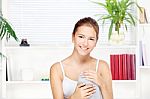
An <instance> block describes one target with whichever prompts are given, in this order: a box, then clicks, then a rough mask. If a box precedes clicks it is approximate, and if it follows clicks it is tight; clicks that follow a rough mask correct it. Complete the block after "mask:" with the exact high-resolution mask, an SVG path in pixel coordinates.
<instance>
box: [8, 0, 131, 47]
mask: <svg viewBox="0 0 150 99" xmlns="http://www.w3.org/2000/svg"><path fill="white" fill-rule="evenodd" d="M101 1H102V0H101ZM103 1H105V0H103ZM7 3H8V7H7V11H8V12H7V15H8V19H9V21H10V22H11V23H12V24H13V27H14V29H15V31H16V34H17V35H18V37H19V38H20V39H23V38H27V40H28V42H29V43H30V44H33V45H34V44H35V45H41V44H42V45H44V44H55V45H60V44H62V45H70V44H71V42H72V40H71V37H72V31H73V28H74V24H75V23H76V22H77V21H78V20H79V19H80V18H83V17H87V16H90V17H93V18H95V19H98V17H96V16H95V15H96V14H99V13H101V14H104V13H105V12H104V10H103V8H101V7H100V6H98V5H97V4H94V3H92V2H90V1H89V0H8V1H7ZM98 23H99V26H100V39H99V42H100V43H102V44H106V43H107V41H108V39H107V37H108V33H107V32H108V31H106V30H108V28H109V27H108V26H107V24H106V26H105V29H102V25H101V23H102V22H100V21H99V22H98ZM108 24H109V23H108ZM104 30H105V31H104ZM129 32H131V29H130V31H129ZM130 34H131V33H128V34H127V35H126V36H127V39H126V41H127V42H129V43H131V42H133V41H132V40H133V39H131V38H128V37H132V36H129V35H130ZM11 44H14V42H13V41H11Z"/></svg>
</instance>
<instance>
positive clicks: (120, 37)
mask: <svg viewBox="0 0 150 99" xmlns="http://www.w3.org/2000/svg"><path fill="white" fill-rule="evenodd" d="M124 41H125V35H124V32H123V31H120V32H119V34H118V32H117V31H114V32H112V35H111V36H110V40H109V43H110V44H112V45H122V44H124Z"/></svg>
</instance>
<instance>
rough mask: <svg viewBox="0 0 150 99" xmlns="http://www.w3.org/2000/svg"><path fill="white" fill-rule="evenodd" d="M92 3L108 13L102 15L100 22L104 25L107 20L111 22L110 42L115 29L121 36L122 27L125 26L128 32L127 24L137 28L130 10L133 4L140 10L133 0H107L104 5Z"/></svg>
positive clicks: (97, 2)
mask: <svg viewBox="0 0 150 99" xmlns="http://www.w3.org/2000/svg"><path fill="white" fill-rule="evenodd" d="M92 2H94V3H96V4H98V5H100V6H102V7H103V8H104V9H105V10H106V12H107V13H106V14H105V15H102V16H101V17H100V18H99V19H98V21H99V20H103V24H104V23H105V20H110V21H111V23H110V26H109V33H108V40H110V39H111V36H112V32H113V29H115V31H116V32H117V34H118V35H119V34H120V27H121V26H124V27H125V30H126V31H127V24H126V23H129V24H130V25H134V26H135V24H136V22H135V17H134V16H133V14H132V13H130V10H131V6H132V5H133V4H135V5H136V6H137V7H138V8H140V7H139V6H138V4H137V3H136V2H133V1H132V0H105V2H104V3H101V2H99V1H92ZM98 15H100V14H98Z"/></svg>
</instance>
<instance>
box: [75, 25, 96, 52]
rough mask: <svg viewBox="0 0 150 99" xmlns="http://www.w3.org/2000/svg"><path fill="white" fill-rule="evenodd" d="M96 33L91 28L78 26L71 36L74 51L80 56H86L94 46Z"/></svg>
mask: <svg viewBox="0 0 150 99" xmlns="http://www.w3.org/2000/svg"><path fill="white" fill-rule="evenodd" d="M96 42H97V39H96V32H95V30H94V29H93V27H90V26H86V25H84V26H80V27H78V29H77V31H76V33H75V35H74V36H73V43H74V46H75V49H76V50H77V51H78V53H79V54H80V55H88V54H90V52H91V51H92V50H93V48H94V47H95V46H96Z"/></svg>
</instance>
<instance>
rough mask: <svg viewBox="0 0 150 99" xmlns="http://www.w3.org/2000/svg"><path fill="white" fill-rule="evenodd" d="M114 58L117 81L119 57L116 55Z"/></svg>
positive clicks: (117, 78)
mask: <svg viewBox="0 0 150 99" xmlns="http://www.w3.org/2000/svg"><path fill="white" fill-rule="evenodd" d="M114 56H115V58H114V59H115V67H114V68H115V80H119V55H118V54H116V55H114Z"/></svg>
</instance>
